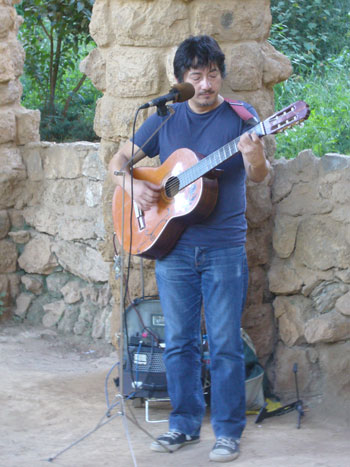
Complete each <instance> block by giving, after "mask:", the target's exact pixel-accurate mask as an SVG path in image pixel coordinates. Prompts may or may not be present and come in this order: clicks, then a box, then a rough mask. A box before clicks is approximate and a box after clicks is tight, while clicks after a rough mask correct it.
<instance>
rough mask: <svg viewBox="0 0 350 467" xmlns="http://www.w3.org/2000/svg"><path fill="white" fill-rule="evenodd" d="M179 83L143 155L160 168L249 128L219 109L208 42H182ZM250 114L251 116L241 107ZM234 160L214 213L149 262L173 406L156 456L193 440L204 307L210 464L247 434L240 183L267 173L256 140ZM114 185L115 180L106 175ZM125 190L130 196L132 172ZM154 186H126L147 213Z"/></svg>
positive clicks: (118, 159) (219, 78) (218, 70)
mask: <svg viewBox="0 0 350 467" xmlns="http://www.w3.org/2000/svg"><path fill="white" fill-rule="evenodd" d="M174 74H175V77H176V79H177V81H178V82H180V83H181V82H188V83H191V84H192V85H193V86H194V89H195V94H194V96H193V97H192V98H191V99H190V100H189V101H187V102H183V103H176V104H174V105H173V108H174V110H175V114H174V115H173V116H172V117H171V118H170V119H169V120H168V121H167V123H166V124H165V125H164V126H163V127H162V129H161V130H160V132H159V133H158V134H157V136H156V137H154V138H152V139H151V140H150V141H149V142H148V143H147V144H146V146H145V147H144V148H143V153H144V154H145V155H148V156H150V157H154V156H156V155H157V154H159V156H160V160H161V162H162V163H163V162H164V161H165V160H166V159H167V157H168V156H170V154H172V153H173V152H174V151H175V150H176V149H179V148H189V149H191V150H193V151H196V152H199V153H201V154H204V155H208V154H210V153H212V152H213V151H215V150H217V149H219V148H220V147H222V146H224V145H225V144H226V143H228V142H230V141H232V140H234V139H235V138H236V137H237V136H240V135H241V134H242V133H243V132H244V131H245V130H247V128H248V127H247V125H246V123H245V122H244V121H243V120H242V119H241V118H240V117H239V116H238V115H237V114H236V113H235V112H234V110H233V109H232V108H231V106H230V105H229V104H228V103H227V102H225V101H224V98H223V97H222V96H221V95H220V90H221V87H222V84H223V79H224V76H225V56H224V54H223V52H222V51H221V49H220V47H219V45H218V44H217V42H216V41H215V40H214V39H213V38H211V37H209V36H197V37H190V38H188V39H186V40H185V41H184V42H182V43H181V44H180V46H179V48H178V50H177V52H176V54H175V58H174ZM246 107H247V109H249V111H250V112H251V113H253V114H254V115H256V112H255V110H254V109H253V108H252V107H251V106H249V105H248V104H247V105H246ZM162 118H164V117H160V116H158V115H157V114H154V115H152V116H151V117H149V118H148V119H147V120H146V122H145V123H144V124H143V125H142V126H141V128H140V129H139V130H138V132H137V133H136V136H135V141H134V142H135V145H136V149H138V148H139V147H140V146H142V145H143V144H144V142H145V141H146V140H147V138H148V137H149V136H150V135H151V134H152V133H153V132H154V130H155V129H156V128H157V127H158V126H159V123H160V122H161V121H162ZM238 149H239V150H240V151H241V153H239V154H237V155H235V156H234V157H232V158H230V159H229V160H227V161H226V162H224V163H223V164H221V165H220V166H219V167H218V168H220V169H222V173H221V175H220V177H219V181H218V183H219V193H218V200H217V203H216V206H215V208H214V210H213V212H212V213H211V214H210V215H209V216H208V217H207V218H206V219H205V220H204V221H202V222H201V223H199V224H195V225H192V226H188V227H187V228H186V229H185V231H184V232H183V234H182V236H181V237H180V238H179V240H178V242H177V243H176V245H175V247H174V248H173V249H172V251H171V252H170V253H168V254H167V255H166V256H165V257H164V258H162V259H159V260H157V262H156V279H157V284H158V291H159V296H160V301H161V306H162V311H163V314H164V318H165V323H166V330H165V336H166V337H165V341H166V342H165V343H166V348H165V351H164V362H165V366H166V370H167V381H168V392H169V396H170V399H171V404H172V412H171V414H170V419H169V432H167V433H165V434H164V435H162V436H160V437H159V438H158V441H157V442H154V443H152V445H151V449H152V450H154V451H161V452H166V449H164V447H163V445H165V446H166V447H167V448H168V449H169V450H171V451H174V450H176V449H178V448H180V447H182V446H184V445H187V444H192V443H196V442H199V434H200V428H201V423H202V419H203V416H204V412H205V403H204V398H203V390H202V386H201V378H200V376H201V352H200V341H201V334H200V320H201V307H202V303H203V306H204V313H205V320H206V330H207V335H208V342H209V350H210V372H211V421H212V426H213V430H214V433H215V436H216V443H215V445H214V447H213V449H212V451H211V452H210V456H209V457H210V459H211V460H213V461H219V462H220V461H222V462H226V461H230V460H233V459H235V458H236V457H237V456H238V454H239V440H240V437H241V434H242V432H243V429H244V427H245V365H244V355H243V344H242V340H241V337H240V327H241V315H242V311H243V307H244V302H245V297H246V291H247V281H248V271H247V261H246V255H245V240H246V228H247V225H246V219H245V208H246V200H245V178H246V175H247V176H248V177H249V179H251V180H253V181H255V182H260V181H262V180H263V179H264V178H265V176H266V175H267V173H268V171H269V163H268V161H266V159H265V156H264V150H263V145H262V142H261V141H260V139H259V138H258V136H257V135H256V134H255V133H253V134H252V135H250V136H249V135H248V134H244V135H243V136H242V137H241V138H240V142H239V145H238ZM131 150H132V143H131V142H127V143H126V144H125V145H124V146H122V148H121V149H120V150H119V151H118V152H117V154H116V155H115V156H114V157H113V158H112V160H111V162H110V172H111V174H113V173H114V171H115V170H120V169H121V168H122V167H125V164H126V163H127V161H128V160H129V159H130V157H131ZM114 179H115V182H116V183H119V184H120V183H121V181H120V177H119V178H118V177H116V176H114ZM125 189H126V190H127V191H128V192H129V194H130V192H131V182H130V174H129V173H127V174H126V177H125ZM160 190H161V187H160V186H158V185H155V184H153V183H150V182H148V181H141V180H136V179H135V180H134V182H133V197H134V200H135V201H136V203H137V204H138V206H139V207H140V208H141V209H142V210H144V211H146V210H147V209H150V207H151V206H153V205H154V204H155V203H157V201H158V199H159V196H160Z"/></svg>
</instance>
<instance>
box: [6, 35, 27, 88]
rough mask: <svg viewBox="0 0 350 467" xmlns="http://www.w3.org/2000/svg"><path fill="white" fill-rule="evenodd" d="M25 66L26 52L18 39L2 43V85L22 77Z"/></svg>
mask: <svg viewBox="0 0 350 467" xmlns="http://www.w3.org/2000/svg"><path fill="white" fill-rule="evenodd" d="M23 64H24V50H23V47H22V45H21V44H20V43H19V42H18V40H17V39H10V40H7V41H6V42H0V83H6V82H8V81H12V80H15V79H16V78H18V77H19V76H21V74H22V72H23Z"/></svg>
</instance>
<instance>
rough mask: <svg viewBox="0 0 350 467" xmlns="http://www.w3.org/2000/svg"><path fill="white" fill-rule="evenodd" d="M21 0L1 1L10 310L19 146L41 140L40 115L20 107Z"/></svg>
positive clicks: (2, 238)
mask: <svg viewBox="0 0 350 467" xmlns="http://www.w3.org/2000/svg"><path fill="white" fill-rule="evenodd" d="M16 3H19V0H0V166H1V172H0V292H2V293H3V295H4V296H3V297H2V301H3V302H4V305H5V306H6V307H8V306H9V305H10V304H11V302H12V299H13V297H15V296H16V295H17V293H18V281H19V279H18V277H17V276H16V275H15V271H16V268H17V256H18V253H17V247H16V244H15V243H14V241H13V240H12V239H11V238H9V237H8V232H9V231H10V230H11V228H17V227H18V228H19V226H20V223H21V222H20V220H19V218H18V216H17V215H16V209H15V208H17V207H18V206H17V205H16V203H17V198H18V194H19V193H20V192H21V187H22V184H23V182H24V180H25V178H26V170H25V166H24V164H23V162H22V158H21V155H20V151H19V146H20V145H24V144H26V143H28V142H31V141H38V140H39V138H40V137H39V121H40V112H39V111H37V110H27V109H25V108H23V107H22V106H21V104H20V98H21V95H22V86H21V83H20V81H19V77H20V75H21V74H22V71H23V63H24V51H23V48H22V46H21V45H20V43H19V42H18V40H17V33H18V29H19V27H20V25H21V23H22V18H21V17H20V16H18V15H17V13H16V10H15V8H14V7H13V5H14V4H16Z"/></svg>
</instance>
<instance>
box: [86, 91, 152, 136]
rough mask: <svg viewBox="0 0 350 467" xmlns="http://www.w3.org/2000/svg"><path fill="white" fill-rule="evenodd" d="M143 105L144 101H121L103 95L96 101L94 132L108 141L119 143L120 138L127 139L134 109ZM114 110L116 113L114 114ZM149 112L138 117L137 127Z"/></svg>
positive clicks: (120, 99) (130, 129)
mask: <svg viewBox="0 0 350 467" xmlns="http://www.w3.org/2000/svg"><path fill="white" fill-rule="evenodd" d="M143 103H144V99H140V98H138V99H136V100H135V99H122V98H116V97H113V96H110V95H104V96H103V97H102V98H101V99H99V100H98V101H97V104H96V113H95V121H94V130H95V132H96V134H97V135H99V136H101V137H102V138H103V139H107V140H109V141H114V142H119V141H120V138H129V137H130V134H131V131H132V126H133V120H134V115H135V111H136V109H137V108H138V107H139V106H140V105H141V104H143ZM116 109H118V111H117V112H116ZM148 115H150V112H143V113H141V114H140V115H139V118H138V126H140V125H141V123H143V122H144V121H145V120H146V118H147V116H148Z"/></svg>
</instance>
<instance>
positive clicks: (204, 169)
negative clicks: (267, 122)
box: [177, 123, 264, 190]
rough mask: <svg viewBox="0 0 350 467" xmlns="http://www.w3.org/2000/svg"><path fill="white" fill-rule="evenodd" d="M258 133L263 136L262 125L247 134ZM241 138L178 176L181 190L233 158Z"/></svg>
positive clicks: (251, 129)
mask: <svg viewBox="0 0 350 467" xmlns="http://www.w3.org/2000/svg"><path fill="white" fill-rule="evenodd" d="M254 132H255V133H256V134H257V135H258V136H263V134H264V133H263V132H262V129H261V123H259V124H258V125H256V126H254V127H253V128H250V129H249V130H247V131H246V132H245V133H254ZM240 138H241V137H240V136H238V137H237V138H235V139H234V140H233V141H230V142H229V143H227V144H225V146H222V147H221V148H220V149H217V150H216V151H214V152H212V153H211V154H209V156H207V157H204V158H203V159H201V160H200V161H199V162H198V163H197V164H195V165H194V166H192V167H190V168H189V169H187V170H185V171H184V172H183V173H182V174H180V175H178V176H177V178H178V181H179V190H182V189H183V188H186V186H188V185H190V184H191V183H193V182H195V181H196V180H198V178H200V177H203V175H205V174H206V173H208V172H210V171H211V170H213V169H215V167H217V166H218V165H220V164H222V163H223V162H225V161H227V160H228V159H230V157H233V156H234V155H235V154H237V153H238V152H239V151H238V149H237V144H238V143H239V140H240Z"/></svg>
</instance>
